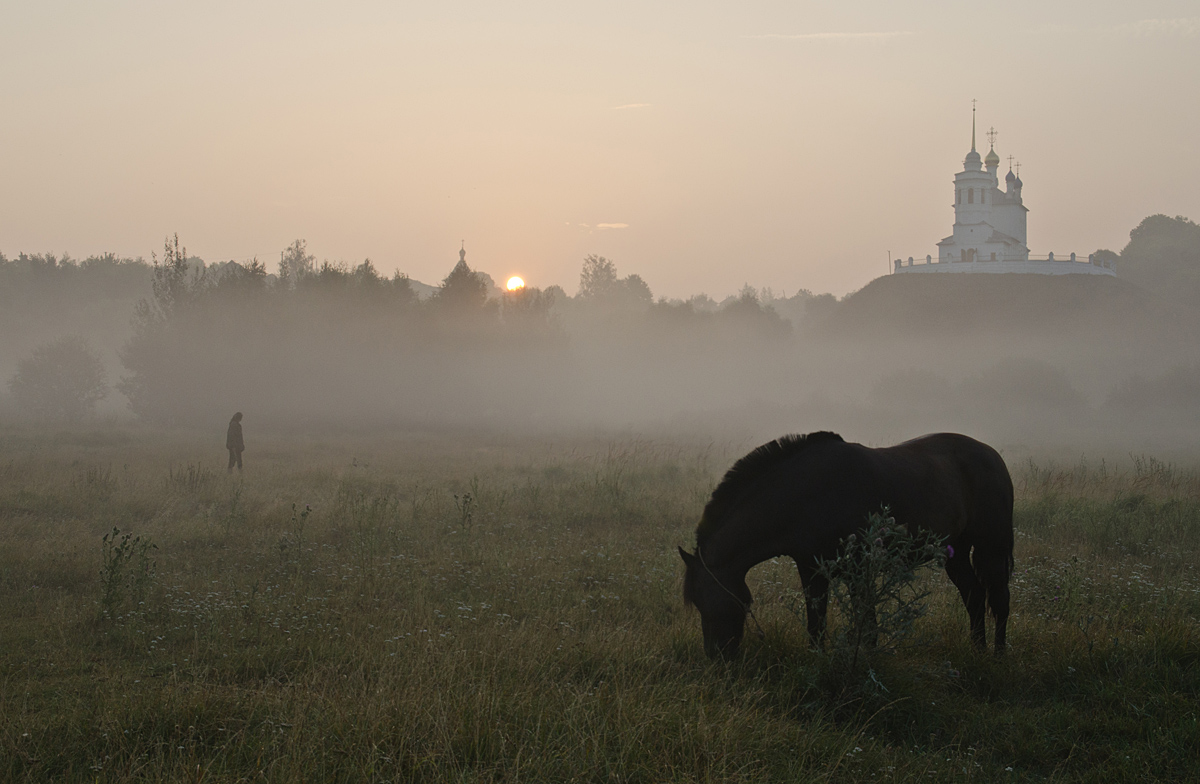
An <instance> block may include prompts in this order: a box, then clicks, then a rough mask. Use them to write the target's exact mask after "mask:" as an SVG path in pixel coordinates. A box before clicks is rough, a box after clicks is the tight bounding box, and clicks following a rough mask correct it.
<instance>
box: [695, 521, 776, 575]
mask: <svg viewBox="0 0 1200 784" xmlns="http://www.w3.org/2000/svg"><path fill="white" fill-rule="evenodd" d="M771 540H772V537H770V536H767V535H766V534H765V532H764V531H760V530H756V527H755V526H753V525H750V524H747V523H745V522H744V521H741V520H737V521H732V522H730V523H729V524H728V525H726V526H724V527H722V528H720V529H718V530H717V531H716V532H715V533H713V535H712V536H711V537H709V540H708V541H707V542H705V544H704V546H703V547H702V550H703V553H704V558H705V561H706V563H708V564H709V565H710V566H711V567H712V568H714V569H721V570H722V571H728V572H730V573H733V574H736V575H737V576H739V577H745V575H746V572H748V571H750V569H751V568H753V567H754V566H755V565H757V564H760V563H762V562H763V561H766V560H767V559H769V558H773V557H774V556H776V555H780V554H781V552H776V550H778V544H777V543H776V542H774V541H771Z"/></svg>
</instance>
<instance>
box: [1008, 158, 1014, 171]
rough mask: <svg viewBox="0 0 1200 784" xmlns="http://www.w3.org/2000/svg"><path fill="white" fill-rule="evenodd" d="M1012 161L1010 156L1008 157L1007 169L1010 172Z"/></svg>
mask: <svg viewBox="0 0 1200 784" xmlns="http://www.w3.org/2000/svg"><path fill="white" fill-rule="evenodd" d="M1012 161H1013V157H1012V156H1011V155H1010V156H1008V168H1009V169H1010V170H1011V169H1012Z"/></svg>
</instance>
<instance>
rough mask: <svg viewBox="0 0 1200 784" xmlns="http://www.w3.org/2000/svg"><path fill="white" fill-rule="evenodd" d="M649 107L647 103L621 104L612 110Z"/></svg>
mask: <svg viewBox="0 0 1200 784" xmlns="http://www.w3.org/2000/svg"><path fill="white" fill-rule="evenodd" d="M649 106H650V104H648V103H623V104H621V105H620V106H614V107H613V109H645V108H647V107H649Z"/></svg>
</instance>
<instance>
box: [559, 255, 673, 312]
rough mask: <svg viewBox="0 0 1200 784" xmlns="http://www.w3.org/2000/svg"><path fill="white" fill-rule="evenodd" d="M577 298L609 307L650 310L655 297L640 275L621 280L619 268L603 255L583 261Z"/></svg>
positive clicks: (589, 257)
mask: <svg viewBox="0 0 1200 784" xmlns="http://www.w3.org/2000/svg"><path fill="white" fill-rule="evenodd" d="M578 298H579V299H581V300H583V301H585V302H589V301H590V302H596V303H603V304H604V305H607V306H614V305H615V306H629V305H634V306H641V307H647V306H649V305H650V304H651V303H652V302H654V295H653V294H652V293H651V292H650V287H649V286H648V285H646V281H644V280H642V276H641V275H630V276H629V277H627V278H618V277H617V266H616V265H615V264H613V263H612V262H611V261H610V260H608V259H606V258H604V257H603V256H596V255H591V256H588V257H587V258H585V259H584V260H583V269H581V270H580V272H579V295H578Z"/></svg>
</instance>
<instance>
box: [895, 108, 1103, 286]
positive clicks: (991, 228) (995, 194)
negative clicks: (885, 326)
mask: <svg viewBox="0 0 1200 784" xmlns="http://www.w3.org/2000/svg"><path fill="white" fill-rule="evenodd" d="M988 140H989V142H990V144H989V146H990V149H989V150H988V154H987V156H986V157H984V158H982V159H981V158H980V157H979V153H978V152H977V151H976V150H975V112H974V109H972V111H971V151H970V152H969V153H967V157H966V159H965V160H964V161H963V170H962V171H960V172H959V173H958V174H955V175H954V233H953V234H951V235H950V236H949V237H946V238H945V239H944V240H942V241H941V242H939V243H938V244H937V249H938V250H937V258H936V259H935V258H934V257H933V255H932V254H931V255H928V256H926V257H925V258H924V260H920V259H918V260H917V261H915V262H914V261H913V258H912V256H909V257H908V259H907V260H905V259H895V261H894V262H893V263H894V265H895V272H897V273H924V272H930V273H932V272H993V273H994V272H1016V273H1033V274H1042V275H1079V274H1083V275H1115V274H1116V273H1115V272H1114V271H1113V270H1112V268H1111V267H1106V266H1104V265H1103V264H1101V262H1100V261H1099V260H1097V259H1094V258H1093V257H1092V256H1088V257H1087V259H1077V258H1076V256H1075V254H1074V253H1072V254H1070V255H1069V256H1060V257H1055V255H1054V254H1053V253H1051V254H1049V255H1047V256H1030V255H1029V246H1028V245H1027V244H1026V239H1025V238H1026V233H1025V218H1026V215H1027V214H1028V213H1029V208H1028V207H1026V206H1025V202H1024V201H1023V200H1022V198H1021V188H1022V185H1023V183H1022V182H1021V178H1020V176H1019V172H1020V164H1017V172H1018V173H1017V174H1014V173H1013V168H1012V156H1009V167H1008V174H1006V175H1005V177H1004V190H1000V179H999V177H998V176H997V174H996V172H997V171H998V170H999V167H1000V156H999V155H997V154H996V132H995V130H994V129H993V130H991V131H989V132H988Z"/></svg>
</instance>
